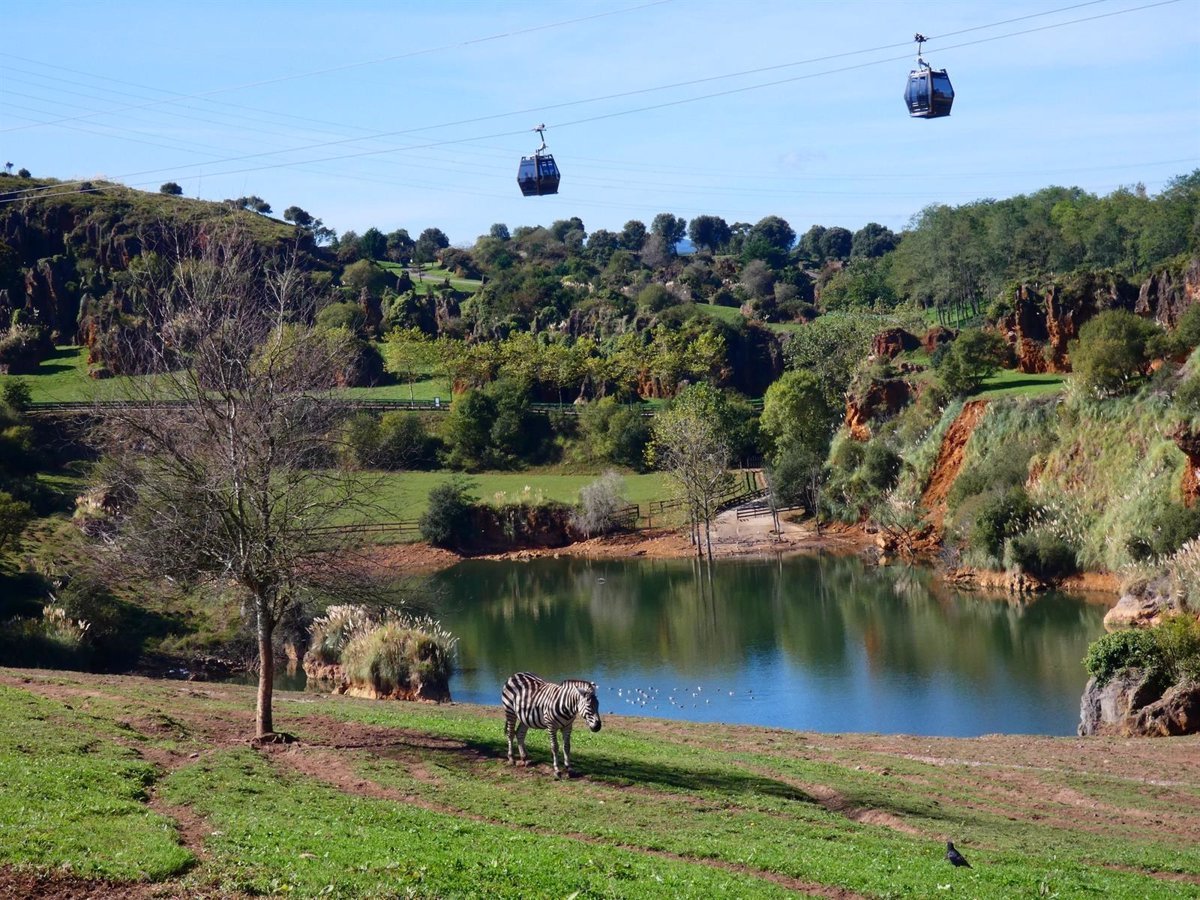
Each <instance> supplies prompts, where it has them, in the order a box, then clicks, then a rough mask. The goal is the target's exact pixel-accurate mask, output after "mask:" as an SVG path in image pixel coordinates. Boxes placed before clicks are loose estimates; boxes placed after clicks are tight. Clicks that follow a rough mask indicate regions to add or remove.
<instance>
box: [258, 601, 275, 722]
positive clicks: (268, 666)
mask: <svg viewBox="0 0 1200 900" xmlns="http://www.w3.org/2000/svg"><path fill="white" fill-rule="evenodd" d="M274 693H275V650H274V648H273V647H272V646H271V627H270V624H269V622H268V621H267V617H266V613H264V612H263V611H262V610H260V611H259V613H258V706H257V708H256V710H255V725H256V727H257V729H258V737H264V736H266V735H268V734H273V733H274V731H275V720H274V716H273V715H272V701H273V699H274Z"/></svg>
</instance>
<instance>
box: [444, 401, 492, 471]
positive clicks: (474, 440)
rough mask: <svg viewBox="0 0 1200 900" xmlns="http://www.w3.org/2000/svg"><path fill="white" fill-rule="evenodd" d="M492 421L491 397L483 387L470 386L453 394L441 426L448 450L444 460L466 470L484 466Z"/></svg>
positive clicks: (490, 455) (489, 452)
mask: <svg viewBox="0 0 1200 900" xmlns="http://www.w3.org/2000/svg"><path fill="white" fill-rule="evenodd" d="M495 421H496V404H495V401H493V400H492V398H491V397H489V396H488V395H487V394H485V393H484V392H483V391H481V390H477V389H471V390H467V391H463V393H461V394H459V395H458V396H457V397H455V398H454V403H453V405H451V407H450V413H449V415H447V416H446V423H445V425H443V426H442V439H443V440H444V441H445V442H446V447H447V449H448V450H449V456H448V457H447V460H446V462H447V463H448V464H449V465H450V466H452V467H454V468H460V469H467V470H468V471H470V470H475V469H483V468H486V467H487V464H488V462H489V461H490V460H491V458H492V452H491V451H492V447H491V434H492V424H493V423H494V422H495Z"/></svg>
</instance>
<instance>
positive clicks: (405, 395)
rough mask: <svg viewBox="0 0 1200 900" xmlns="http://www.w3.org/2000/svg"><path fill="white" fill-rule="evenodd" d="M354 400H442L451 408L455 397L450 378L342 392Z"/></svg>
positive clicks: (346, 389) (359, 388)
mask: <svg viewBox="0 0 1200 900" xmlns="http://www.w3.org/2000/svg"><path fill="white" fill-rule="evenodd" d="M341 393H342V394H344V395H345V396H346V397H349V398H350V399H352V400H418V401H422V400H426V401H427V400H433V399H435V398H441V401H442V405H443V406H446V407H449V406H450V403H451V401H452V400H453V399H454V395H453V393H452V392H451V390H450V379H449V378H437V377H426V378H419V379H416V380H414V381H413V383H412V384H411V385H409V383H408V382H407V381H405V382H401V383H398V384H382V385H377V386H376V387H352V388H345V389H344V390H343V391H341Z"/></svg>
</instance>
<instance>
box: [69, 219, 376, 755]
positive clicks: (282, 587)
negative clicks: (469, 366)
mask: <svg viewBox="0 0 1200 900" xmlns="http://www.w3.org/2000/svg"><path fill="white" fill-rule="evenodd" d="M306 284H307V280H306V278H305V276H304V274H303V273H302V272H300V271H299V270H297V269H296V268H295V267H294V266H291V265H285V264H279V263H272V262H264V261H263V260H261V259H260V258H258V257H257V256H256V251H255V249H254V248H252V247H251V246H249V245H248V244H245V243H241V242H239V241H237V240H224V241H221V240H216V239H213V240H210V241H209V242H208V244H207V246H206V247H205V249H204V250H203V251H193V249H192V248H190V247H188V248H183V249H182V252H180V253H179V254H178V256H177V257H176V259H175V260H174V262H173V264H172V265H171V266H168V267H164V269H163V270H161V271H160V273H159V277H158V279H156V281H155V283H154V284H151V285H148V286H147V289H146V291H145V293H144V296H145V297H147V298H148V300H147V308H146V312H145V314H146V319H147V327H146V328H145V329H144V330H142V331H141V332H140V333H139V336H138V338H137V342H136V343H133V342H132V341H131V342H130V343H129V344H128V345H127V346H126V347H124V348H123V350H124V352H126V353H128V354H130V355H133V356H136V358H137V361H138V369H139V370H140V371H148V372H150V373H151V377H149V378H138V379H125V380H123V383H122V385H121V387H120V391H121V397H120V399H119V400H118V401H117V402H116V403H115V404H106V405H105V406H104V407H103V408H101V409H98V411H97V425H96V426H95V428H94V430H93V432H92V438H93V440H94V443H95V445H96V446H97V448H98V449H99V450H100V451H101V452H102V453H103V454H104V457H105V463H104V465H102V466H101V467H100V469H99V472H100V473H101V474H100V475H99V476H98V477H99V478H101V479H102V480H103V482H104V484H105V487H106V488H107V490H108V491H109V492H111V493H113V494H114V495H116V496H122V497H126V498H130V499H129V502H127V503H126V504H124V509H123V511H122V514H121V515H120V516H119V517H118V518H117V520H116V521H115V523H114V528H113V531H112V532H111V534H110V535H109V538H108V540H109V543H110V545H111V547H112V548H113V549H115V550H116V551H117V552H115V553H111V554H107V555H108V556H109V557H110V560H109V561H110V562H111V563H112V564H113V565H114V566H115V567H116V568H117V569H119V570H120V572H121V573H122V574H124V575H126V576H128V575H133V576H135V577H142V578H146V579H151V580H158V579H169V580H172V581H175V582H177V583H182V584H184V585H188V586H196V587H203V586H205V585H209V586H215V587H217V588H219V589H223V590H229V589H230V588H233V589H234V590H236V591H237V593H238V594H240V596H241V597H242V600H243V603H244V609H245V610H246V611H247V612H248V613H251V614H252V615H253V618H254V622H255V628H256V634H257V639H258V657H259V681H258V701H257V715H256V729H257V735H258V736H259V737H260V738H267V737H270V736H271V735H272V734H273V732H274V722H273V717H272V681H273V677H274V669H275V654H274V649H273V643H272V642H273V637H274V634H275V629H276V626H278V625H279V624H280V622H281V621H282V620H283V619H284V618H285V617H286V616H288V615H289V614H290V613H292V612H293V611H294V610H295V609H296V608H297V606H298V605H299V604H301V603H302V602H303V601H304V600H306V599H307V598H311V597H316V596H330V595H334V594H336V595H337V596H340V597H344V596H345V594H346V593H347V590H348V589H349V588H351V587H353V586H357V585H358V584H360V582H361V579H360V577H359V576H357V575H355V574H354V571H353V570H354V569H355V568H357V567H356V566H353V563H354V560H353V559H352V556H351V554H350V553H349V547H348V545H347V543H346V540H344V539H343V538H342V537H340V536H339V534H330V533H329V528H328V526H329V525H330V523H331V522H335V521H341V522H346V521H353V520H354V519H355V517H356V512H360V511H362V503H363V501H362V499H361V498H362V497H363V496H364V493H363V492H362V490H361V486H360V485H358V484H357V483H356V482H355V481H354V480H353V479H354V478H355V476H354V473H352V472H349V471H346V470H344V469H339V468H334V467H333V466H332V465H331V460H332V459H333V456H334V454H333V448H332V447H331V446H330V443H331V441H332V440H334V438H333V437H332V436H333V435H335V434H336V433H337V429H336V428H335V425H336V424H337V420H338V416H339V413H338V411H337V408H336V407H335V405H334V403H333V402H332V397H331V394H330V391H329V388H330V387H331V386H332V384H333V373H335V372H336V371H338V370H339V368H340V367H341V366H342V365H343V364H344V359H343V358H342V357H343V354H344V353H345V346H344V342H339V341H337V340H331V339H330V336H329V335H328V334H327V333H325V332H322V331H321V330H319V329H314V328H311V327H309V326H307V325H305V324H303V323H304V322H305V321H307V319H308V316H309V315H310V313H311V309H310V308H309V305H308V303H309V299H310V298H309V297H308V296H307V291H306Z"/></svg>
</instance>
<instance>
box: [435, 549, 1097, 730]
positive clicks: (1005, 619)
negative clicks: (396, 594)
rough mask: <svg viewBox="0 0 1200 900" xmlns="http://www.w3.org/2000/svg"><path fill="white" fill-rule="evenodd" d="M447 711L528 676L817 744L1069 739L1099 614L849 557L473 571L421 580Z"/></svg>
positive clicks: (613, 700) (554, 564) (610, 700)
mask: <svg viewBox="0 0 1200 900" xmlns="http://www.w3.org/2000/svg"><path fill="white" fill-rule="evenodd" d="M430 582H431V584H432V586H433V587H434V589H435V591H436V592H437V595H438V607H439V614H438V615H439V617H440V618H441V620H442V623H443V624H444V625H445V626H446V627H447V628H449V629H450V631H452V632H453V633H454V634H456V635H458V637H459V647H458V663H459V671H458V673H457V674H456V675H455V676H454V677H453V679H452V681H451V692H452V694H453V696H454V699H455V700H457V701H462V702H469V703H486V704H492V705H498V704H499V702H500V689H501V686H502V685H503V683H504V681H505V679H506V678H507V677H508V676H509V675H510V674H511V673H513V672H516V671H522V670H527V671H532V672H536V673H538V674H539V675H542V676H543V677H546V678H550V679H554V680H558V679H561V678H568V677H581V678H588V679H590V680H592V681H595V682H597V684H598V685H599V687H600V698H601V711H602V713H605V714H609V713H617V714H628V715H646V716H658V717H663V718H676V719H688V720H692V721H700V722H729V723H746V724H754V725H766V726H775V727H781V728H792V729H801V730H813V731H860V732H861V731H875V732H885V733H907V734H922V735H946V736H964V737H965V736H975V735H980V734H988V733H1009V734H1049V735H1071V734H1074V733H1075V726H1076V725H1077V724H1078V721H1079V698H1080V694H1081V693H1082V692H1083V688H1084V684H1085V682H1086V680H1087V676H1086V674H1085V673H1084V670H1083V667H1082V665H1081V662H1080V661H1081V660H1082V658H1083V656H1084V653H1085V652H1086V650H1087V646H1088V644H1089V643H1090V642H1091V641H1093V640H1095V638H1096V637H1098V636H1099V635H1100V634H1102V633H1103V630H1104V629H1103V625H1102V621H1101V620H1102V618H1103V615H1104V612H1105V607H1104V606H1103V605H1100V604H1095V603H1088V602H1086V601H1085V600H1083V599H1082V598H1079V597H1072V596H1067V595H1062V594H1053V593H1052V594H1045V595H1041V596H1037V597H1033V598H1029V599H1028V600H1022V601H1017V600H1012V599H1005V598H1003V597H997V596H995V595H985V594H977V593H971V592H963V591H956V590H953V589H950V588H948V587H946V586H945V585H942V584H941V583H939V582H937V581H936V580H935V579H934V578H933V577H932V573H930V572H929V571H927V570H924V569H914V568H908V567H902V566H896V567H888V568H882V569H880V568H874V567H868V566H865V565H864V564H863V563H862V562H861V561H859V560H858V559H857V558H854V557H845V556H805V557H793V558H790V559H783V560H722V561H720V562H718V563H717V564H715V565H714V566H713V567H712V569H711V575H710V574H709V570H707V569H706V568H704V567H702V566H700V565H699V564H697V563H696V562H694V561H691V560H640V559H637V560H605V561H596V560H584V559H573V558H561V559H536V560H532V561H527V562H497V561H469V562H463V563H460V564H458V565H456V566H454V567H452V568H450V569H447V570H445V571H443V572H440V573H438V574H436V575H434V576H432V577H431V579H430Z"/></svg>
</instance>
